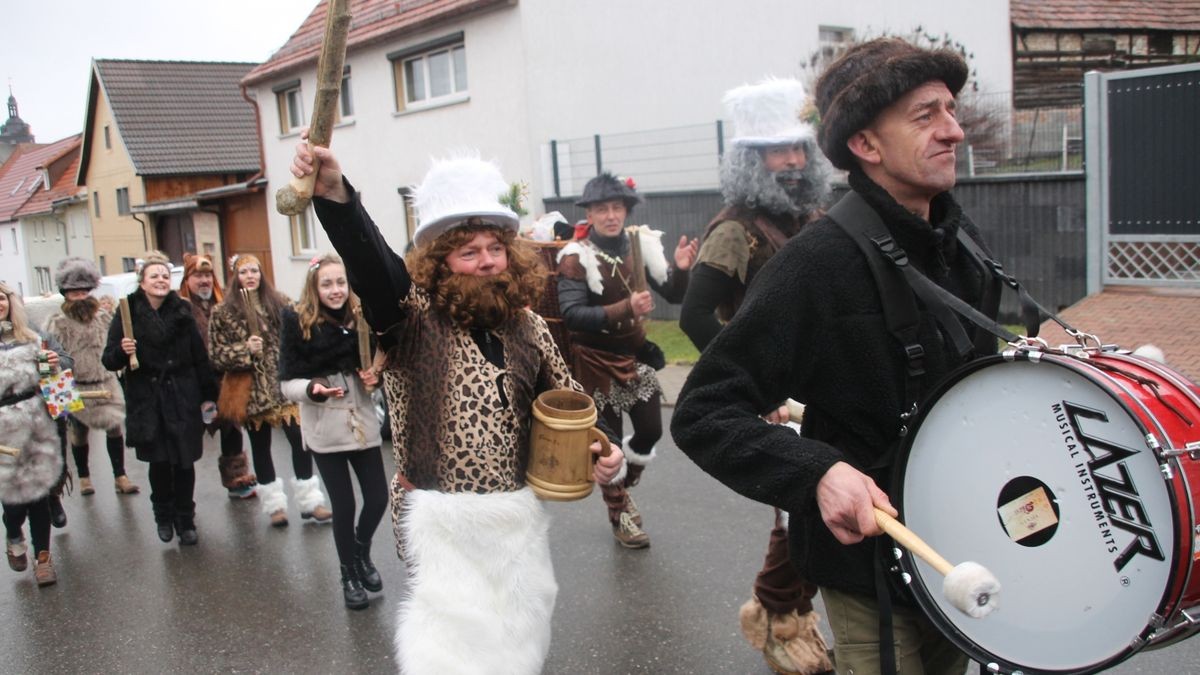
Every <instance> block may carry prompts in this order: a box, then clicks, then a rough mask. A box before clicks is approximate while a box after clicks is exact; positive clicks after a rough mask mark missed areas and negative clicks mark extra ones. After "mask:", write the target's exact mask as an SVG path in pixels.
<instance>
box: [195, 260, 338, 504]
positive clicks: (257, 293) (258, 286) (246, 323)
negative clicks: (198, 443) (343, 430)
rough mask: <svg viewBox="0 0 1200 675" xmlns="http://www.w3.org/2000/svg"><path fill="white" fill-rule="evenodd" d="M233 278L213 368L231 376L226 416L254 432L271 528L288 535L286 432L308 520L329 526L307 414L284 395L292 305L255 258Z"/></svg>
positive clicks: (225, 386)
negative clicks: (277, 444)
mask: <svg viewBox="0 0 1200 675" xmlns="http://www.w3.org/2000/svg"><path fill="white" fill-rule="evenodd" d="M229 271H230V274H231V275H232V278H231V279H230V282H229V290H228V292H226V294H225V299H224V300H223V301H222V302H221V304H219V305H217V307H216V309H214V310H213V313H212V320H211V321H210V323H209V325H208V336H209V337H208V343H209V352H210V354H211V356H212V360H213V365H214V366H215V367H216V369H217V370H219V371H222V372H224V373H225V376H224V379H223V380H222V382H221V402H220V408H221V416H222V417H224V418H225V419H228V420H230V421H232V422H235V423H238V424H242V425H244V426H245V427H246V434H247V435H248V436H249V437H250V451H251V454H252V455H253V461H254V473H255V474H256V475H257V476H258V496H259V497H260V498H261V499H262V509H263V513H265V514H267V515H268V516H270V518H271V525H272V526H274V527H284V526H286V525H287V524H288V519H287V494H286V493H284V491H283V481H282V480H280V479H278V478H277V477H276V475H275V462H274V461H273V460H272V459H271V428H272V427H280V428H282V429H283V433H284V436H286V437H287V440H288V444H289V445H291V448H292V469H293V471H294V472H295V474H296V478H295V480H294V481H293V487H294V489H295V492H296V502H297V504H298V505H299V507H300V517H301V518H304V519H305V520H307V519H310V518H311V519H314V520H316V521H317V522H326V521H328V520H329V519H330V518H332V517H333V513H332V512H331V511H330V510H329V509H328V508H326V507H325V495H324V494H323V493H322V492H321V484H320V481H319V480H318V479H317V477H316V476H314V475H313V459H312V453H310V452H309V451H307V450H305V449H304V444H303V442H302V441H301V438H300V424H299V409H298V408H297V407H296V404H295V403H293V402H291V401H288V400H287V399H286V398H284V396H283V392H282V391H281V390H280V388H279V332H280V327H281V326H282V323H283V311H284V310H285V309H287V308H288V307H289V306H290V305H291V301H290V300H288V298H287V297H286V296H284V295H283V294H282V293H280V292H278V291H276V290H275V289H274V288H273V287H272V286H271V282H270V281H269V280H268V279H267V278H266V276H265V275H263V272H262V263H260V262H259V260H258V258H256V257H254V256H253V255H248V254H239V255H235V256H233V258H232V259H231V260H230V263H229Z"/></svg>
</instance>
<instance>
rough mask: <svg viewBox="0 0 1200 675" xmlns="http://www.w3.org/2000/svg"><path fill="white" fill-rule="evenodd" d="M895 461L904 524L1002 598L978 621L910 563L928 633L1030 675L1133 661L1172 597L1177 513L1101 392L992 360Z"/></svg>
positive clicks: (1075, 378)
mask: <svg viewBox="0 0 1200 675" xmlns="http://www.w3.org/2000/svg"><path fill="white" fill-rule="evenodd" d="M1101 417H1107V421H1104V420H1103V419H1100V418H1101ZM901 462H902V463H903V466H902V469H903V471H904V473H903V477H902V481H903V482H902V486H903V487H902V489H901V494H900V497H901V514H902V517H903V519H904V522H905V523H906V524H907V525H908V526H909V527H910V528H911V529H912V530H913V531H914V532H916V533H917V534H918V535H920V536H921V537H922V538H924V539H925V540H926V541H928V542H929V544H930V545H932V546H933V548H934V549H935V550H937V551H938V552H939V553H941V554H942V555H943V556H945V557H946V559H947V560H949V561H950V562H951V563H952V564H957V563H961V562H964V561H968V560H969V561H974V562H977V563H979V564H981V565H983V566H984V567H986V568H987V569H988V570H990V571H991V572H992V573H993V574H995V575H996V577H997V579H998V580H999V581H1000V584H1001V586H1002V590H1001V593H1000V597H999V609H997V610H996V611H995V612H993V613H992V614H991V615H989V616H987V617H985V618H983V619H972V618H970V617H968V616H966V615H965V614H963V613H961V612H959V611H958V610H957V609H955V608H954V607H953V606H952V605H950V604H949V602H947V601H946V599H945V597H944V596H943V595H942V577H941V576H940V575H939V574H938V573H937V572H936V571H935V570H934V569H933V568H932V567H929V566H928V565H926V564H925V563H924V562H920V561H918V562H916V564H915V567H913V564H912V563H911V562H909V563H908V564H906V567H907V568H909V569H912V570H913V571H914V572H915V575H914V576H915V577H917V579H916V580H915V581H914V590H915V591H916V592H917V593H918V596H920V597H921V598H922V604H923V605H925V607H926V610H927V611H928V612H929V613H930V614H931V615H932V616H933V618H934V620H935V621H936V622H938V623H940V624H942V625H943V626H944V625H945V623H946V622H949V623H950V624H952V625H953V627H954V628H955V629H957V630H958V631H959V632H961V633H962V636H964V637H965V639H966V640H967V641H969V642H970V643H972V644H973V645H974V646H976V647H977V648H978V650H982V651H983V652H985V653H986V654H988V655H992V656H993V657H994V659H998V660H1000V661H1003V662H1008V663H1009V664H1010V665H1012V666H1019V667H1021V668H1023V669H1027V670H1041V671H1059V672H1075V671H1078V670H1089V669H1092V668H1095V667H1097V666H1099V665H1101V664H1108V663H1110V662H1112V663H1115V662H1116V661H1119V660H1120V659H1122V658H1125V657H1126V656H1128V655H1129V654H1131V653H1133V651H1136V648H1135V647H1133V646H1132V644H1133V643H1134V641H1135V639H1137V638H1138V637H1139V636H1141V635H1143V634H1144V633H1145V632H1146V628H1147V626H1148V625H1149V624H1150V622H1151V617H1152V615H1153V614H1155V612H1157V611H1158V610H1159V607H1160V606H1161V604H1162V603H1163V598H1164V596H1165V595H1166V593H1167V590H1168V588H1169V583H1170V577H1171V569H1172V566H1173V564H1174V563H1173V561H1174V531H1175V529H1174V528H1175V517H1176V511H1175V508H1174V504H1173V501H1172V495H1171V492H1170V490H1168V489H1167V486H1166V484H1165V481H1164V478H1163V475H1162V473H1161V472H1160V470H1159V465H1158V462H1157V460H1156V458H1155V457H1154V455H1153V453H1152V452H1151V451H1150V450H1149V449H1148V448H1147V446H1146V442H1145V432H1144V431H1143V430H1142V429H1141V428H1140V427H1139V425H1138V424H1137V422H1136V421H1135V420H1134V419H1133V418H1132V417H1131V416H1130V414H1129V413H1128V412H1127V411H1126V410H1125V409H1124V408H1123V407H1122V405H1121V404H1120V403H1118V402H1117V401H1116V400H1114V398H1113V397H1112V396H1111V395H1110V394H1109V393H1108V392H1107V391H1106V390H1105V388H1104V387H1102V386H1101V385H1099V384H1097V383H1095V382H1093V381H1091V380H1090V379H1088V378H1087V377H1085V376H1084V375H1083V374H1081V373H1080V372H1077V371H1076V370H1074V369H1072V368H1068V367H1066V366H1063V365H1060V364H1058V363H1056V362H1054V361H1052V360H1049V359H1046V360H1043V361H1042V362H1041V363H1030V362H1027V361H1018V362H1014V363H1007V362H1003V361H999V360H996V361H994V362H992V363H990V364H989V365H987V366H984V367H981V368H979V369H976V370H974V371H972V372H970V373H968V374H967V375H966V376H965V377H963V378H962V379H959V380H958V381H957V382H955V383H953V384H952V385H951V386H950V387H949V389H948V390H946V391H945V392H944V393H943V395H942V396H941V397H940V398H939V399H938V400H937V401H935V402H934V403H933V404H932V406H931V407H929V408H928V410H927V411H926V414H925V416H924V417H923V418H922V420H921V422H920V424H919V426H918V428H917V429H916V430H915V431H914V432H913V436H912V440H911V444H910V450H909V453H908V456H907V458H903V457H902V458H901ZM1122 525H1123V526H1124V528H1123V527H1122ZM1131 530H1136V533H1135V532H1134V531H1131ZM907 555H908V553H907V552H906V553H905V556H907ZM939 612H940V614H941V615H943V616H942V617H940V618H939V617H938V616H937V615H938V613H939ZM959 639H960V640H961V638H959ZM968 651H971V650H968ZM973 656H975V657H976V658H980V657H981V655H980V654H973ZM994 659H988V660H994ZM986 662H987V661H985V663H986Z"/></svg>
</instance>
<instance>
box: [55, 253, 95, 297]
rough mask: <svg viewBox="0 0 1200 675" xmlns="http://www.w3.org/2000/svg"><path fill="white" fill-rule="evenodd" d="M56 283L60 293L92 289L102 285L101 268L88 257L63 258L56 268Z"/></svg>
mask: <svg viewBox="0 0 1200 675" xmlns="http://www.w3.org/2000/svg"><path fill="white" fill-rule="evenodd" d="M54 283H55V284H57V285H58V290H59V292H60V293H66V292H67V291H90V290H92V289H93V288H95V287H97V286H99V285H100V270H99V269H97V268H96V263H94V262H92V261H91V260H88V259H87V258H80V257H78V256H72V257H70V258H63V259H62V260H61V261H60V262H59V263H58V267H56V268H55V269H54Z"/></svg>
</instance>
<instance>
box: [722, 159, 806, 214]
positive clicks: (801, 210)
mask: <svg viewBox="0 0 1200 675" xmlns="http://www.w3.org/2000/svg"><path fill="white" fill-rule="evenodd" d="M806 151H807V152H808V164H807V165H806V166H805V167H804V168H803V169H801V170H799V171H786V172H776V173H771V172H770V171H767V167H766V166H765V165H764V163H763V160H762V156H761V155H759V152H758V150H756V149H754V148H748V147H744V146H737V147H734V148H732V149H730V150H729V152H726V153H725V156H724V157H722V159H721V167H720V174H721V194H722V196H723V197H724V198H725V203H726V204H729V205H741V206H745V207H746V208H750V209H762V210H764V211H767V212H768V213H773V214H778V215H790V216H801V215H803V214H805V213H809V212H811V211H813V210H814V209H817V208H820V207H821V205H822V202H823V201H824V200H825V199H826V197H828V195H829V179H830V167H829V161H828V160H826V159H825V157H824V156H823V155H820V154H818V152H819V151H817V150H816V148H815V147H812V148H811V149H810V148H806ZM781 176H795V177H799V178H800V179H801V180H800V182H799V183H797V184H796V185H795V186H794V187H792V188H791V189H790V190H789V189H785V188H784V186H783V185H782V184H780V183H779V178H780V177H781Z"/></svg>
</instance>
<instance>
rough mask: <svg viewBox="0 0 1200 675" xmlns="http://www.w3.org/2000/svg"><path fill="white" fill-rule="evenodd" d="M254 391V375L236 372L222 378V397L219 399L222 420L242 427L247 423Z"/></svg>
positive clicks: (244, 371)
mask: <svg viewBox="0 0 1200 675" xmlns="http://www.w3.org/2000/svg"><path fill="white" fill-rule="evenodd" d="M253 390H254V373H253V372H251V371H249V370H235V371H230V372H228V373H225V376H224V377H222V378H221V395H220V396H218V397H217V411H218V412H219V413H220V415H221V419H225V420H228V421H230V422H233V423H234V424H236V425H238V426H241V425H243V424H245V423H246V408H247V407H249V405H250V394H251V392H253Z"/></svg>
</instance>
